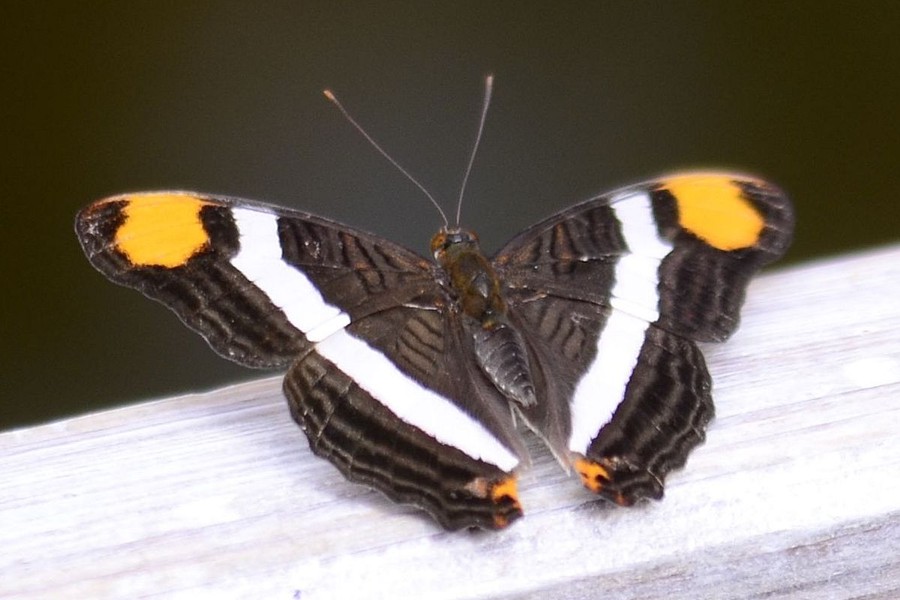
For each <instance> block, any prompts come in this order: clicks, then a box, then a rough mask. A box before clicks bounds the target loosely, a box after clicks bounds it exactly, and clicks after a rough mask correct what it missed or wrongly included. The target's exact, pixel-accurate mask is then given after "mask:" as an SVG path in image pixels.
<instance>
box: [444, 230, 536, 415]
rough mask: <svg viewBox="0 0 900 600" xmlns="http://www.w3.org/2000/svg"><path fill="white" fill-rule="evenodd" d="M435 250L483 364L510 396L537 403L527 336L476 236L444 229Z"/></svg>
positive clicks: (500, 388) (476, 354)
mask: <svg viewBox="0 0 900 600" xmlns="http://www.w3.org/2000/svg"><path fill="white" fill-rule="evenodd" d="M431 251H432V253H433V254H434V258H435V260H436V261H437V262H438V264H439V265H440V266H441V267H442V268H443V269H444V272H445V273H446V274H447V279H448V281H449V283H450V288H451V289H452V290H453V292H454V293H455V296H456V299H457V302H458V306H459V309H460V310H461V312H462V313H463V314H465V315H466V316H468V317H470V319H469V320H468V321H469V322H468V323H467V325H468V329H469V330H470V331H471V333H472V342H473V345H474V350H475V358H476V360H477V362H478V365H479V367H481V370H482V371H483V372H484V373H485V375H487V376H488V379H490V381H491V382H492V383H493V384H494V386H496V387H497V389H498V390H500V392H502V393H503V395H505V396H506V397H507V398H509V399H510V400H513V401H514V402H516V403H518V404H521V405H523V406H531V405H533V404H534V403H535V402H536V401H537V400H536V397H535V391H534V384H533V382H532V377H531V367H530V364H529V360H528V352H527V350H526V348H525V342H524V340H523V338H522V336H521V334H520V333H519V332H518V331H516V329H515V328H514V327H513V326H512V324H511V323H510V322H509V318H508V316H507V306H506V302H505V301H504V299H503V295H502V293H501V286H500V279H499V278H498V277H497V273H496V272H495V271H494V268H493V267H492V266H491V263H490V261H489V260H488V259H487V257H486V256H485V255H484V253H483V252H482V251H481V247H480V246H479V244H478V237H477V236H476V235H475V234H474V233H473V232H471V231H465V230H461V229H455V230H442V231H440V232H438V233H437V235H435V236H434V237H433V238H432V239H431Z"/></svg>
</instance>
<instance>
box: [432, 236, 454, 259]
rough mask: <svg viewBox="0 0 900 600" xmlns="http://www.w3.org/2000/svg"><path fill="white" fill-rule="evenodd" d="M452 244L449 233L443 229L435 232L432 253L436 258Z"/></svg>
mask: <svg viewBox="0 0 900 600" xmlns="http://www.w3.org/2000/svg"><path fill="white" fill-rule="evenodd" d="M449 245H450V241H449V240H448V237H447V234H446V233H445V232H443V231H441V232H438V233H437V234H435V236H434V237H433V238H431V254H433V255H434V257H435V258H438V256H439V255H440V254H441V253H442V252H444V251H445V250H447V247H448V246H449Z"/></svg>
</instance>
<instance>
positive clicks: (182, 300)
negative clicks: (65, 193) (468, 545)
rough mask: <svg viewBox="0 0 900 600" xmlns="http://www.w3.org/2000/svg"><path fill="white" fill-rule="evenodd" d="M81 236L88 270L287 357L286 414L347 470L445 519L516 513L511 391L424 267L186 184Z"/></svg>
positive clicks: (429, 267)
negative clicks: (475, 351)
mask: <svg viewBox="0 0 900 600" xmlns="http://www.w3.org/2000/svg"><path fill="white" fill-rule="evenodd" d="M76 232H77V234H78V238H79V240H80V242H81V244H82V246H83V248H84V251H85V253H86V254H87V256H88V258H89V260H90V261H91V263H92V264H93V265H94V266H95V267H96V268H97V269H99V270H100V271H101V272H103V273H104V274H105V275H106V276H107V277H109V278H110V279H111V280H113V281H114V282H116V283H119V284H122V285H126V286H129V287H133V288H135V289H138V290H140V291H141V292H143V293H144V294H146V295H147V296H149V297H151V298H153V299H155V300H158V301H160V302H162V303H163V304H165V305H166V306H168V307H169V308H171V309H172V310H173V311H174V312H175V313H176V314H177V315H178V316H179V317H180V318H181V320H182V321H184V322H185V323H186V324H187V325H188V326H189V327H190V328H192V329H194V330H195V331H197V332H198V333H200V334H201V335H202V336H203V337H204V338H206V340H207V341H208V342H209V343H210V345H211V346H212V347H213V349H215V350H216V351H217V352H218V353H220V354H222V355H223V356H225V357H227V358H229V359H231V360H234V361H236V362H239V363H241V364H244V365H246V366H250V367H265V368H276V367H280V368H285V367H290V368H289V371H288V375H287V377H286V378H285V385H284V390H285V394H286V396H287V398H288V401H289V404H290V406H291V413H292V415H293V416H294V418H295V420H297V422H298V423H299V424H300V426H301V427H302V428H303V429H304V431H305V432H306V434H307V437H308V438H309V442H310V446H311V448H312V449H313V451H314V452H315V453H317V454H320V455H323V456H326V457H327V458H328V459H329V460H331V462H333V463H334V464H335V465H336V466H337V467H338V468H339V469H340V470H341V471H342V472H343V473H344V474H345V475H347V477H348V478H350V479H351V480H354V481H360V482H363V483H366V484H369V485H371V486H373V487H375V488H377V489H379V490H381V491H382V492H384V493H386V494H387V495H388V496H390V497H392V498H394V499H397V500H400V501H403V502H409V503H412V504H416V505H419V506H421V507H423V508H425V509H426V510H428V511H429V512H430V513H431V514H432V515H433V516H435V518H436V519H437V520H438V521H440V522H441V523H442V524H444V525H445V526H446V527H448V528H457V527H464V526H480V527H502V526H504V525H505V524H507V523H509V522H510V521H512V520H513V519H515V518H517V517H518V516H519V515H521V509H520V507H519V504H518V500H517V498H516V490H515V476H514V474H513V470H514V469H515V468H516V466H517V465H518V464H519V462H520V457H521V456H524V449H523V448H522V445H521V442H520V441H519V440H518V438H517V437H516V435H515V426H514V424H513V422H512V417H511V415H510V414H509V410H508V408H507V407H506V405H505V401H504V400H503V399H502V398H501V397H500V396H499V393H498V392H496V391H495V390H493V388H491V387H490V386H489V385H487V384H486V383H485V381H484V380H483V377H480V375H479V374H478V373H477V372H475V373H471V372H470V371H471V369H472V367H471V366H470V365H471V361H470V359H467V358H466V357H467V356H470V354H466V352H470V350H469V349H468V348H467V344H468V343H469V342H468V341H467V340H466V339H464V337H463V336H462V335H461V327H460V326H459V323H458V316H457V315H455V314H454V313H453V311H452V310H451V308H450V307H451V302H450V299H449V298H447V296H446V292H445V291H444V290H443V288H442V287H441V285H440V284H439V282H438V280H437V278H436V273H435V270H434V266H433V264H432V263H431V262H430V261H427V260H425V259H423V258H421V257H420V256H418V255H417V254H415V253H413V252H411V251H409V250H407V249H405V248H403V247H401V246H398V245H396V244H393V243H391V242H389V241H387V240H384V239H381V238H378V237H376V236H373V235H371V234H367V233H364V232H361V231H357V230H354V229H352V228H350V227H347V226H344V225H341V224H338V223H335V222H332V221H329V220H327V219H322V218H320V217H316V216H314V215H310V214H307V213H302V212H298V211H292V210H288V209H283V208H277V207H273V206H268V205H263V204H258V203H253V202H249V201H246V200H239V199H233V198H225V197H216V196H207V195H201V194H194V193H186V192H162V193H148V194H132V195H125V196H117V197H113V198H109V199H106V200H101V201H99V202H97V203H94V204H92V205H90V206H88V207H87V208H86V209H84V210H83V211H82V212H81V213H79V215H78V217H77V220H76Z"/></svg>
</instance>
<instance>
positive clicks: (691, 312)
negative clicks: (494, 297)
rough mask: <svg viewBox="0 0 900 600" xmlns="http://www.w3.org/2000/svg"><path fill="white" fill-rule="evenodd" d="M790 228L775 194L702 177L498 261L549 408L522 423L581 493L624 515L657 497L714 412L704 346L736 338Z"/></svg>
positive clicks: (511, 249)
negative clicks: (762, 273)
mask: <svg viewBox="0 0 900 600" xmlns="http://www.w3.org/2000/svg"><path fill="white" fill-rule="evenodd" d="M792 229H793V215H792V212H791V207H790V204H789V202H788V200H787V198H786V197H785V195H784V194H783V193H782V192H781V191H780V190H778V189H777V188H775V187H774V186H772V185H770V184H768V183H766V182H763V181H760V180H757V179H753V178H750V177H746V176H741V175H732V174H724V173H694V174H684V175H679V176H674V177H669V178H663V179H660V180H657V181H651V182H647V183H643V184H639V185H636V186H632V187H629V188H625V189H622V190H619V191H617V192H613V193H611V194H607V195H604V196H601V197H598V198H596V199H593V200H590V201H588V202H585V203H582V204H579V205H576V206H573V207H571V208H569V209H567V210H565V211H563V212H561V213H558V214H557V215H554V216H552V217H550V218H549V219H547V220H545V221H543V222H541V223H539V224H537V225H535V226H534V227H532V228H530V229H528V230H526V231H524V232H523V233H521V234H520V235H518V236H517V237H516V238H514V239H513V240H512V241H511V242H510V243H509V244H508V245H507V246H506V247H504V248H503V249H502V250H501V251H500V252H499V253H498V254H497V256H496V257H495V258H494V265H495V268H496V269H497V271H498V273H499V275H500V277H501V279H502V280H503V281H504V285H505V289H504V293H505V294H506V298H507V300H508V303H509V307H510V308H509V311H510V319H511V320H512V321H513V322H514V323H515V324H516V325H517V327H518V329H519V330H520V331H521V333H522V335H523V337H524V338H525V339H526V344H527V346H528V350H529V353H530V355H531V364H532V366H533V368H534V370H535V371H536V372H535V373H533V376H534V379H535V384H536V386H537V388H538V397H539V398H540V399H541V400H542V401H541V402H539V403H538V404H537V405H536V406H534V407H531V408H524V409H523V412H524V415H525V418H526V420H527V421H528V423H529V424H530V425H531V427H533V428H534V429H535V430H536V431H537V432H538V433H539V434H540V435H541V436H542V437H543V438H544V439H545V441H546V442H547V444H548V445H549V446H550V448H551V450H552V451H553V452H554V453H555V454H556V456H557V458H558V459H559V460H560V461H561V462H563V464H571V465H572V466H574V467H575V469H576V470H577V471H578V472H579V474H580V475H581V477H582V480H583V481H584V483H585V485H587V487H589V488H590V489H592V490H594V491H596V492H598V493H600V494H601V495H603V496H604V497H607V498H609V499H611V500H613V501H615V502H617V503H619V504H623V505H629V504H632V503H633V502H634V501H636V500H638V499H639V498H642V497H653V498H659V497H661V496H662V493H663V480H664V478H665V476H666V474H667V473H668V472H669V471H671V470H672V469H674V468H678V467H680V466H681V465H682V464H683V463H684V462H685V460H686V458H687V455H688V454H689V452H690V451H691V450H692V449H693V448H694V447H696V446H697V445H698V444H700V443H701V442H702V441H703V439H704V431H705V427H706V424H707V423H708V421H709V420H710V419H711V418H712V415H713V404H712V398H711V393H710V389H711V383H710V378H709V374H708V372H707V369H706V365H705V362H704V359H703V355H702V353H701V352H700V350H699V348H698V347H697V345H696V342H698V341H721V340H724V339H726V338H727V337H728V336H729V335H730V334H731V333H732V332H733V331H734V330H735V328H736V327H737V324H738V317H739V311H740V308H741V305H742V303H743V300H744V293H745V290H746V287H747V284H748V282H749V280H750V278H751V277H752V276H753V275H754V274H755V273H756V271H758V270H759V268H761V267H762V266H763V265H765V264H767V263H769V262H771V261H773V260H775V259H777V258H778V257H780V256H781V255H782V254H783V253H784V252H785V250H786V249H787V246H788V245H789V243H790V239H791V233H792Z"/></svg>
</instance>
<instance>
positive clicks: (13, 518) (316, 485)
mask: <svg viewBox="0 0 900 600" xmlns="http://www.w3.org/2000/svg"><path fill="white" fill-rule="evenodd" d="M743 321H744V322H743V327H742V329H741V330H740V331H739V332H738V333H737V335H735V337H734V338H733V339H732V340H731V341H730V342H728V343H727V344H724V345H718V346H709V347H708V350H709V351H708V353H707V355H708V357H709V363H710V368H711V370H712V372H713V377H714V380H715V397H716V401H717V406H718V416H717V419H716V420H715V421H714V422H713V424H712V426H711V428H710V431H709V436H708V442H707V444H706V445H705V446H703V447H701V448H699V449H698V450H697V451H696V452H695V453H694V454H693V456H692V457H691V459H690V460H689V461H688V465H687V468H686V469H685V470H683V471H680V472H678V473H676V474H674V475H673V476H671V477H670V478H669V481H668V486H667V496H666V498H665V500H663V501H662V502H658V503H647V504H643V505H641V506H639V507H636V508H633V509H622V508H617V507H612V506H609V505H606V504H604V503H602V502H600V501H597V500H596V499H595V498H594V497H592V496H591V495H590V494H589V493H587V492H586V491H583V490H582V489H581V488H580V486H579V485H578V483H577V481H576V479H575V478H568V477H567V476H566V475H565V474H564V473H562V472H561V471H560V470H559V469H558V467H557V465H556V463H555V462H554V461H553V460H552V458H550V456H548V455H547V454H546V453H538V454H536V458H535V464H534V466H533V468H532V469H531V470H530V471H528V472H527V473H526V474H525V475H524V477H523V483H522V490H521V496H522V500H523V503H524V505H525V510H526V516H525V518H524V519H522V520H520V521H518V522H516V523H515V524H514V525H512V526H511V527H510V528H509V529H507V530H505V531H502V532H498V533H493V532H491V533H487V532H477V533H472V532H457V533H445V532H443V531H442V530H440V529H439V528H438V527H437V526H436V525H435V524H434V523H433V522H432V521H431V520H429V519H428V518H427V517H425V516H423V515H421V514H420V513H419V512H418V511H416V510H414V509H410V508H405V507H399V506H396V505H394V504H392V503H390V502H389V501H387V500H385V499H384V498H382V497H381V496H380V495H378V494H377V493H374V492H371V491H368V490H366V489H364V488H362V487H359V486H355V485H352V484H349V483H346V482H345V481H344V480H343V479H342V477H341V476H340V475H339V474H338V473H337V472H336V471H335V470H334V469H333V468H332V467H331V466H330V465H329V464H327V463H325V462H324V461H321V460H318V459H316V458H314V457H313V456H312V455H311V454H310V452H309V450H308V449H307V446H306V441H305V440H304V438H303V436H302V434H301V433H300V431H299V430H298V429H297V427H296V426H295V425H294V424H293V422H292V421H291V419H290V417H289V415H288V411H287V407H286V405H285V402H284V401H283V400H282V398H281V397H280V382H279V380H278V379H271V378H270V379H264V380H260V381H254V382H251V383H247V384H244V385H241V386H236V387H232V388H227V389H222V390H217V391H214V392H211V393H208V394H199V395H191V396H184V397H180V398H170V399H165V400H160V401H155V402H147V403H144V404H139V405H136V406H128V407H124V408H121V409H117V410H112V411H108V412H102V413H96V414H91V415H87V416H84V417H80V418H75V419H69V420H65V421H60V422H56V423H51V424H48V425H42V426H38V427H32V428H28V429H21V430H16V431H9V432H5V433H2V434H0V474H2V478H3V479H2V487H0V597H2V598H128V599H135V598H148V597H154V598H156V597H159V598H171V597H175V598H182V597H183V598H192V599H193V598H198V597H199V598H204V597H214V598H267V599H268V598H276V599H277V598H284V599H291V598H301V599H303V600H311V599H316V598H350V597H354V598H377V597H389V598H411V597H415V598H574V599H578V598H604V599H615V598H666V599H667V600H675V599H681V598H685V599H688V598H690V599H695V598H759V597H766V598H792V599H793V598H822V599H826V598H827V599H829V600H831V599H834V598H851V597H852V598H856V597H862V596H865V597H866V598H885V599H887V598H897V597H900V442H898V432H900V246H894V247H890V248H883V249H880V250H875V251H870V252H866V253H863V254H859V255H855V256H847V257H841V258H835V259H829V260H825V261H822V262H818V263H812V264H807V265H802V266H799V267H795V268H792V269H788V270H784V271H781V272H776V273H772V274H769V275H766V276H764V277H762V278H760V279H758V280H756V281H755V282H754V284H753V285H752V288H751V290H750V297H749V301H748V303H747V306H746V308H745V310H744V320H743Z"/></svg>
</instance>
